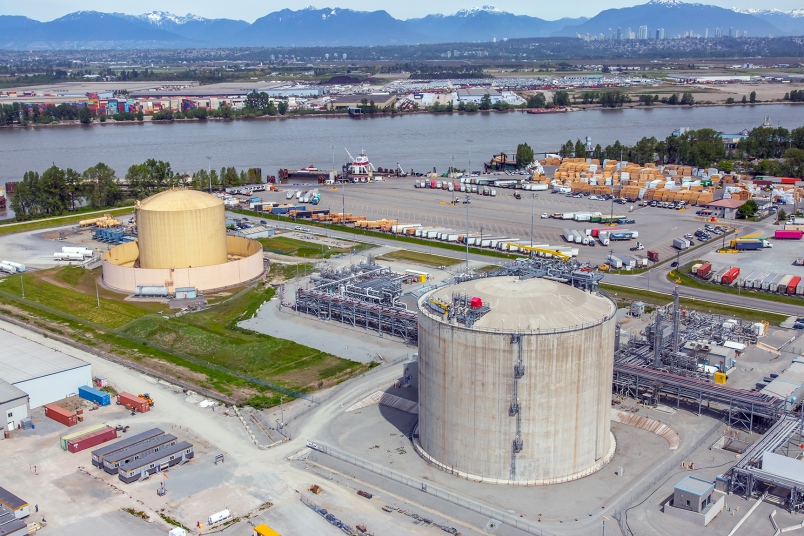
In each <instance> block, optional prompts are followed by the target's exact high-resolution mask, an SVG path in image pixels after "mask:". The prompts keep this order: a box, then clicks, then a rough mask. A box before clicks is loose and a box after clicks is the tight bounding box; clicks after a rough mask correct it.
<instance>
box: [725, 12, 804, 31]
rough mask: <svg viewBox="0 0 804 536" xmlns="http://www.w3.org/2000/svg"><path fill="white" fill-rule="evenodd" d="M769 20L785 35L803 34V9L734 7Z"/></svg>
mask: <svg viewBox="0 0 804 536" xmlns="http://www.w3.org/2000/svg"><path fill="white" fill-rule="evenodd" d="M734 11H735V12H736V13H744V14H746V15H751V16H753V17H756V18H758V19H761V20H764V21H765V22H769V23H771V24H773V25H774V26H776V27H777V28H779V30H781V31H782V32H783V33H784V34H787V35H804V9H794V10H792V11H782V10H780V9H736V8H735V9H734Z"/></svg>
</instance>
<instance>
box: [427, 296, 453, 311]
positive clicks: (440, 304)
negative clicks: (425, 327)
mask: <svg viewBox="0 0 804 536" xmlns="http://www.w3.org/2000/svg"><path fill="white" fill-rule="evenodd" d="M430 305H435V306H436V307H438V308H439V309H441V311H442V312H443V313H444V314H447V313H448V312H449V304H448V303H444V302H442V301H441V300H434V299H431V300H430Z"/></svg>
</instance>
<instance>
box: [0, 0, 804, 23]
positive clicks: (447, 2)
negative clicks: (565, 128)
mask: <svg viewBox="0 0 804 536" xmlns="http://www.w3.org/2000/svg"><path fill="white" fill-rule="evenodd" d="M645 1H646V0H636V1H634V0H631V1H628V0H610V1H609V2H607V3H606V4H602V3H601V2H599V1H598V0H575V1H574V2H546V1H544V0H537V1H533V2H523V1H522V0H498V1H495V2H494V5H495V6H496V7H497V8H498V9H501V10H503V11H509V12H511V13H514V14H517V15H531V16H535V17H539V18H542V19H546V20H555V19H560V18H562V17H579V16H587V17H592V16H594V15H596V14H597V13H598V12H599V11H601V10H602V9H606V8H617V7H627V6H632V5H636V4H641V3H645ZM700 3H706V4H712V5H717V6H720V7H725V8H732V7H736V8H740V9H747V8H761V9H771V8H775V9H781V10H783V11H789V10H792V9H796V8H800V7H801V2H800V0H771V1H770V2H768V3H765V2H763V3H759V2H757V0H710V1H707V0H700ZM308 5H310V0H269V1H260V0H238V1H237V2H233V3H231V4H230V3H229V2H221V1H220V0H138V1H137V2H126V3H114V2H111V3H110V2H109V1H108V0H78V1H75V0H32V1H29V2H22V1H20V0H0V15H24V16H26V17H30V18H32V19H36V20H40V21H48V20H53V19H55V18H58V17H61V16H63V15H66V14H67V13H72V12H74V11H79V10H94V11H103V12H107V13H108V12H114V11H124V12H126V13H128V14H130V15H139V14H141V13H148V12H151V11H168V12H170V13H174V14H176V15H185V14H187V13H193V14H194V15H199V16H202V17H207V18H229V19H242V20H245V21H248V22H253V21H254V20H255V19H257V18H259V17H262V16H263V15H266V14H268V13H270V12H272V11H278V10H280V9H284V8H289V9H301V8H304V7H306V6H308ZM313 5H315V6H316V7H318V8H324V7H340V8H350V9H356V10H361V11H374V10H379V9H384V10H386V11H388V13H390V14H391V15H392V16H394V17H396V18H398V19H409V18H414V17H422V16H424V15H428V14H431V13H434V12H440V13H444V14H450V13H454V12H456V11H458V10H459V9H462V8H469V7H473V6H475V5H480V4H479V3H477V4H476V3H473V2H472V0H442V1H441V2H438V3H437V4H433V3H432V2H431V1H428V0H407V1H406V2H388V3H385V2H376V1H372V0H330V1H329V2H328V4H324V3H318V4H313Z"/></svg>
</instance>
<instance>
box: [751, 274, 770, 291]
mask: <svg viewBox="0 0 804 536" xmlns="http://www.w3.org/2000/svg"><path fill="white" fill-rule="evenodd" d="M766 277H768V272H760V273H759V274H758V275H757V276H756V277H754V284H753V285H751V287H752V288H756V289H761V288H762V281H764V280H765V278H766Z"/></svg>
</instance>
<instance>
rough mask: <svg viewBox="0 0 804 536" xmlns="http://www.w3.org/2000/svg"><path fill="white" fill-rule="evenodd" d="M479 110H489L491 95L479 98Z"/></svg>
mask: <svg viewBox="0 0 804 536" xmlns="http://www.w3.org/2000/svg"><path fill="white" fill-rule="evenodd" d="M478 107H479V108H480V109H481V110H491V95H489V94H488V93H486V94H484V95H483V96H482V97H481V98H480V106H478Z"/></svg>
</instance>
